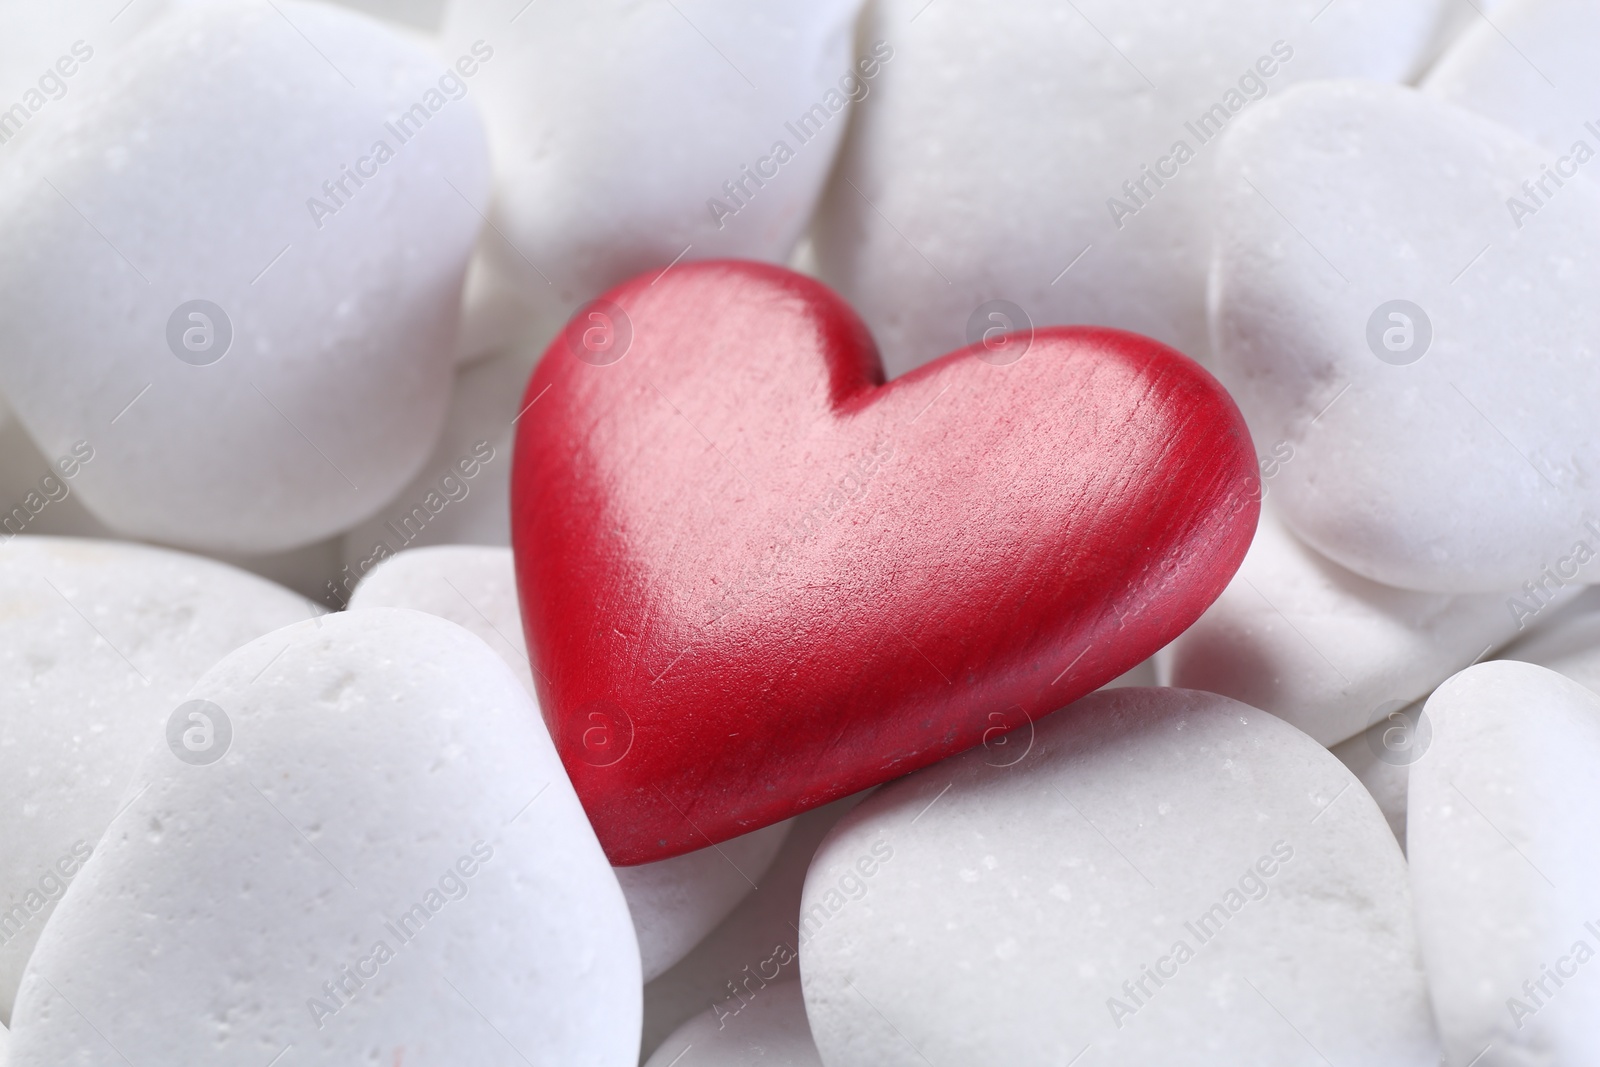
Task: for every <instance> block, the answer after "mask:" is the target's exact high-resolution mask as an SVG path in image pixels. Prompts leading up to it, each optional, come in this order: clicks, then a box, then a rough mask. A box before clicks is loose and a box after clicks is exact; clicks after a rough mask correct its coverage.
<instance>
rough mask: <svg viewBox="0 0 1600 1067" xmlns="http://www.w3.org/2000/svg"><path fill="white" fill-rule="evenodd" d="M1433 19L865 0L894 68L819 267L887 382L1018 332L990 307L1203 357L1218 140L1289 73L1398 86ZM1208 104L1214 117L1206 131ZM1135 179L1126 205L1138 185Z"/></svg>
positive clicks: (873, 100)
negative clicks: (999, 332) (1002, 304)
mask: <svg viewBox="0 0 1600 1067" xmlns="http://www.w3.org/2000/svg"><path fill="white" fill-rule="evenodd" d="M1438 6H1439V5H1438V2H1437V0H1399V2H1396V0H1356V2H1353V3H1352V2H1350V0H1341V2H1340V3H1337V4H1334V5H1331V6H1330V5H1327V4H1326V3H1325V0H1292V2H1285V0H1202V2H1196V0H1189V2H1185V3H1145V4H1125V3H1124V4H1118V3H1114V2H1096V3H1080V4H1076V5H1064V4H1048V3H1037V2H1033V0H1005V2H999V3H987V4H983V5H981V6H975V5H968V4H946V3H936V4H927V3H926V0H884V2H880V3H877V4H874V5H871V6H870V7H869V8H868V9H867V12H866V14H865V15H864V16H863V30H862V32H861V35H860V36H861V39H863V40H867V41H871V40H876V39H879V38H881V39H883V40H885V41H887V42H888V44H889V45H890V46H891V47H892V48H893V49H894V58H893V59H892V60H890V61H889V62H887V63H886V64H885V65H884V69H883V73H882V74H881V75H880V77H879V81H880V82H881V83H882V84H881V85H879V86H877V87H876V88H875V90H874V93H873V95H872V96H869V97H868V98H867V100H866V101H865V102H864V103H863V104H862V107H861V114H860V115H858V116H857V119H856V121H855V123H854V124H853V125H852V127H851V131H850V137H849V139H848V141H847V142H846V145H845V147H844V149H843V151H842V152H841V156H840V164H839V168H838V171H837V174H836V176H835V177H834V179H833V180H832V182H831V183H830V185H829V189H828V192H827V195H826V197H825V198H824V201H823V205H822V207H821V209H820V212H819V214H818V218H817V222H816V223H815V225H814V230H813V233H814V237H815V241H816V245H817V259H818V261H819V263H820V264H821V268H822V276H823V278H824V279H825V280H826V281H827V282H828V283H829V284H831V285H833V286H834V287H835V288H837V289H838V290H839V291H840V292H841V293H842V294H843V295H844V296H845V298H846V299H847V300H849V301H850V302H851V303H852V304H853V305H854V306H855V307H856V308H857V309H858V310H859V311H860V313H861V314H862V316H863V317H864V318H865V319H866V321H867V324H868V325H869V326H870V327H871V328H872V331H873V335H874V336H875V337H876V338H877V341H878V344H879V345H880V346H881V347H882V349H883V354H884V362H885V365H886V367H887V368H888V371H889V373H890V375H891V376H893V375H896V374H900V373H903V372H905V371H906V370H908V369H910V368H911V367H915V366H918V365H920V364H923V363H926V362H928V361H929V360H931V359H933V358H935V357H936V356H940V355H943V354H944V353H945V352H948V351H950V350H951V349H954V348H958V347H961V346H962V345H965V344H967V343H969V341H971V340H973V334H972V333H970V332H969V331H970V330H971V329H972V326H973V324H974V321H976V324H977V327H978V333H979V335H981V331H982V329H984V328H987V327H990V326H1002V327H1003V326H1006V325H1011V326H1016V325H1017V324H1018V323H1017V321H1014V320H1015V316H1014V315H1013V314H1011V313H1009V312H1006V311H1005V310H1004V309H995V310H996V313H998V314H999V315H1000V316H1001V318H998V319H997V318H992V317H990V315H989V311H988V310H985V311H983V312H982V313H981V314H980V313H979V312H980V308H981V307H982V306H983V305H986V304H987V303H988V302H989V301H994V300H1004V301H1009V302H1011V303H1012V304H1015V305H1017V306H1019V307H1020V308H1021V309H1022V311H1023V312H1024V313H1025V314H1026V315H1027V316H1028V318H1029V320H1030V321H1031V322H1032V324H1033V325H1034V326H1044V325H1051V324H1057V323H1087V324H1093V325H1102V326H1117V327H1121V328H1124V329H1130V330H1135V331H1138V332H1140V333H1144V334H1147V335H1149V336H1151V337H1154V338H1156V339H1157V340H1159V341H1164V342H1166V343H1167V344H1171V345H1175V346H1176V347H1177V348H1179V349H1181V350H1182V351H1184V352H1186V353H1188V354H1189V355H1191V356H1194V357H1195V358H1197V359H1204V358H1205V357H1206V351H1207V348H1208V342H1207V334H1206V305H1205V292H1206V265H1207V262H1208V259H1209V255H1210V234H1209V227H1210V224H1211V212H1210V210H1209V207H1208V197H1209V192H1210V186H1211V169H1212V167H1213V165H1214V160H1215V156H1216V153H1217V142H1216V136H1215V135H1216V133H1217V132H1218V129H1219V128H1220V130H1221V131H1222V132H1223V133H1226V132H1228V129H1229V127H1231V126H1232V125H1233V124H1234V123H1235V122H1237V121H1238V120H1239V116H1240V115H1247V114H1249V113H1250V111H1251V110H1252V109H1254V108H1258V107H1260V106H1261V103H1260V98H1261V97H1262V96H1263V95H1264V94H1268V93H1270V94H1277V93H1279V92H1281V91H1282V90H1283V88H1284V87H1285V86H1286V85H1289V84H1290V83H1292V82H1297V81H1303V80H1306V79H1311V78H1330V77H1365V78H1376V79H1383V80H1395V79H1399V78H1402V77H1405V76H1406V75H1407V74H1408V73H1410V72H1411V71H1412V70H1413V68H1414V66H1415V65H1416V63H1417V61H1418V59H1419V58H1420V56H1421V52H1422V49H1423V46H1424V44H1425V42H1426V40H1427V37H1428V34H1429V32H1430V30H1431V28H1432V24H1433V19H1434V17H1435V12H1436V11H1437V9H1438ZM1314 16H1315V17H1316V21H1315V23H1314V24H1313V23H1312V21H1311V20H1312V18H1313V17H1314ZM1258 63H1259V64H1261V65H1260V66H1259V67H1257V64H1258ZM1264 72H1270V74H1265V73H1264ZM1258 87H1259V88H1258ZM1230 94H1231V95H1230ZM1252 97H1253V98H1256V99H1255V101H1254V102H1252V99H1251V98H1252ZM1213 107H1216V108H1220V109H1221V110H1220V112H1219V113H1218V114H1219V115H1220V121H1219V119H1218V118H1217V117H1216V116H1214V117H1213V118H1212V120H1211V122H1212V125H1211V126H1210V127H1209V128H1208V130H1209V132H1208V130H1201V129H1200V128H1199V126H1198V125H1196V124H1197V123H1199V121H1200V120H1201V117H1202V116H1203V115H1206V114H1207V113H1208V111H1209V109H1211V108H1213ZM1045 116H1048V118H1047V119H1046V118H1045ZM1041 122H1043V123H1045V125H1044V126H1041ZM1190 125H1194V126H1195V130H1198V131H1199V132H1198V134H1197V133H1196V132H1194V131H1192V130H1191V129H1190V128H1189V127H1190ZM1046 131H1048V132H1046ZM1180 141H1182V142H1183V143H1184V144H1185V145H1186V146H1187V148H1186V150H1184V151H1180V150H1177V149H1176V148H1175V146H1176V145H1177V143H1178V142H1180ZM1186 153H1187V154H1186ZM1180 158H1183V159H1184V160H1185V162H1182V163H1181V164H1180V163H1179V162H1178V160H1179V159H1180ZM1163 160H1165V162H1163ZM1146 166H1148V167H1150V168H1152V170H1151V172H1150V173H1155V172H1156V169H1157V168H1159V169H1160V170H1162V171H1164V172H1166V177H1164V178H1163V177H1160V176H1159V175H1157V177H1155V178H1147V177H1146V176H1145V171H1144V169H1143V168H1144V167H1146ZM1141 181H1142V182H1144V183H1145V184H1144V190H1145V191H1144V192H1143V193H1141V192H1138V191H1137V190H1136V191H1135V192H1134V193H1133V194H1132V195H1131V196H1130V194H1129V192H1128V191H1127V189H1126V188H1125V187H1124V183H1130V186H1131V183H1136V182H1141ZM1156 182H1161V183H1162V184H1161V185H1160V186H1157V185H1156ZM1135 188H1136V187H1135ZM1146 194H1148V195H1146ZM1115 203H1121V204H1122V205H1123V208H1114V206H1113V205H1114V204H1115ZM1135 212H1136V213H1135Z"/></svg>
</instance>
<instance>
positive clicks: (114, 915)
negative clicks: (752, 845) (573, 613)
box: [12, 608, 640, 1067]
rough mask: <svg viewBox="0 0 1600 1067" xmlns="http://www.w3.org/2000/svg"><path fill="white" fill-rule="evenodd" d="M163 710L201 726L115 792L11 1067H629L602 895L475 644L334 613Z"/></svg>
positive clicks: (616, 941) (625, 958)
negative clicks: (365, 1066)
mask: <svg viewBox="0 0 1600 1067" xmlns="http://www.w3.org/2000/svg"><path fill="white" fill-rule="evenodd" d="M189 695H190V697H191V698H192V699H196V700H204V701H209V702H211V703H212V705H214V706H213V707H211V708H206V709H203V710H204V711H205V712H206V713H207V714H210V715H212V716H213V720H214V723H216V724H217V725H216V727H215V732H214V733H213V734H212V735H211V736H210V738H209V744H208V743H207V741H206V740H204V739H202V740H200V741H199V742H198V746H199V749H198V752H196V753H195V755H194V756H192V757H190V758H184V756H183V755H180V753H181V752H188V749H187V748H186V747H185V745H184V744H183V743H180V742H178V741H174V742H172V744H171V747H169V742H168V738H167V736H164V735H165V734H166V733H167V731H163V730H161V729H160V728H159V727H158V728H157V729H155V730H153V731H150V733H154V734H155V737H154V738H153V739H152V740H153V742H154V743H153V744H152V745H151V746H150V747H149V748H148V749H147V755H146V761H145V763H144V764H143V765H142V767H141V770H140V780H141V782H142V783H143V784H142V786H141V788H140V790H139V791H136V792H134V793H133V795H132V797H131V799H130V802H129V805H128V808H127V810H126V811H124V812H123V813H122V814H121V815H120V816H118V818H117V819H116V820H115V821H114V822H113V824H112V826H111V828H110V830H109V831H108V832H107V835H106V838H105V840H104V841H102V843H101V845H100V847H99V848H98V849H97V851H96V854H95V858H94V861H93V862H92V863H90V864H89V865H88V867H87V868H86V869H85V870H84V871H83V872H82V873H81V874H80V875H79V876H78V879H77V881H76V883H75V884H74V886H73V891H72V892H71V893H70V894H69V895H68V897H67V898H66V900H65V901H64V902H63V903H62V906H61V907H60V908H58V910H57V912H56V915H55V918H54V919H53V921H52V922H51V924H50V926H49V928H48V929H47V931H46V934H45V937H44V939H43V940H42V941H41V943H40V946H39V949H38V951H37V953H36V954H35V956H34V959H33V961H32V962H31V963H30V965H29V971H28V974H27V976H26V977H25V978H24V983H23V989H22V991H21V994H20V995H19V998H18V1003H17V1010H16V1013H15V1023H14V1029H13V1042H14V1044H13V1050H12V1060H13V1063H12V1067H43V1065H45V1064H51V1065H58V1064H62V1063H67V1062H78V1063H90V1062H92V1063H106V1064H111V1063H120V1062H122V1061H123V1060H122V1058H126V1060H127V1061H129V1062H136V1063H173V1064H176V1063H254V1062H256V1060H257V1059H259V1060H260V1062H261V1063H263V1064H265V1063H267V1062H269V1061H270V1060H271V1059H272V1057H274V1056H276V1055H280V1054H281V1053H282V1051H283V1050H284V1049H286V1048H289V1047H291V1046H292V1047H293V1056H294V1060H295V1062H297V1063H305V1064H329V1065H332V1064H350V1063H354V1062H357V1061H358V1060H360V1061H369V1062H372V1063H381V1064H384V1065H388V1064H390V1063H392V1062H395V1061H397V1060H399V1061H403V1062H404V1063H405V1064H406V1067H427V1065H430V1064H436V1065H446V1064H450V1065H454V1064H462V1063H482V1064H505V1065H511V1064H522V1063H528V1062H533V1061H534V1059H535V1058H537V1059H538V1060H540V1061H542V1062H547V1063H552V1064H594V1065H597V1067H608V1065H615V1067H623V1065H632V1064H635V1063H637V1057H638V1042H639V989H640V983H639V958H638V951H637V946H636V944H635V942H634V936H633V927H632V924H631V923H629V921H628V915H627V910H626V905H625V904H624V902H623V899H622V892H621V890H620V889H619V888H618V887H617V884H616V879H615V878H614V877H613V876H612V874H611V869H610V867H608V866H607V865H606V862H605V856H604V854H603V853H602V851H601V849H600V845H599V842H598V841H597V840H596V839H595V837H594V833H593V831H592V830H591V829H590V827H589V824H588V821H587V820H586V819H585V818H584V815H583V809H582V807H581V805H580V804H579V802H578V799H577V796H576V794H574V793H573V791H572V788H571V786H570V785H569V784H568V783H567V780H566V775H565V773H564V772H563V771H562V768H561V764H560V761H559V759H558V758H557V756H556V752H555V748H554V746H553V745H552V744H551V743H550V739H549V737H548V735H546V733H545V732H544V730H543V729H542V728H541V727H540V726H539V723H538V721H537V711H536V709H535V708H534V707H533V704H532V702H531V701H530V700H529V699H528V696H527V694H526V693H525V692H524V691H523V689H522V686H521V685H520V684H519V683H518V682H517V680H516V678H515V677H514V676H513V675H512V674H511V672H510V671H508V670H507V669H506V668H505V666H504V664H503V663H502V662H501V661H500V660H499V658H498V657H497V656H496V655H495V654H494V653H493V652H492V651H491V650H490V649H489V648H488V647H487V646H485V645H484V644H483V642H482V641H480V640H478V639H477V638H476V637H474V636H472V635H471V634H469V633H467V632H466V631H464V630H462V629H461V628H460V627H457V626H455V625H453V624H451V623H448V622H446V621H444V620H441V619H437V618H435V617H433V616H430V615H426V614H423V613H421V612H413V611H403V610H394V609H376V608H375V609H368V610H363V611H351V612H341V613H336V614H333V615H328V616H325V617H323V618H321V619H318V620H314V621H311V622H306V623H301V624H298V625H295V626H292V627H287V628H285V629H283V630H280V631H277V632H276V633H273V634H270V635H268V636H266V637H264V638H262V639H260V640H258V641H255V642H253V643H251V644H249V645H247V646H245V647H244V648H242V649H240V650H239V651H237V652H235V653H233V654H232V655H230V656H228V657H227V658H226V659H224V660H223V661H222V662H221V663H219V664H218V665H217V666H216V667H214V668H212V669H211V670H210V671H208V672H207V673H206V675H205V676H204V677H203V678H201V679H200V681H199V682H197V683H196V684H195V686H194V688H193V689H192V690H191V691H190V694H189ZM223 722H226V723H228V724H231V736H229V732H228V731H226V730H224V729H223V728H222V726H221V725H220V724H221V723H223ZM190 729H191V730H200V729H201V724H198V723H197V724H196V725H194V726H192V727H191V728H190ZM224 744H225V745H226V748H223V747H222V746H223V745H224ZM212 748H215V749H216V751H219V752H221V753H222V754H221V756H220V758H215V757H213V756H212V754H211V749H212ZM201 753H204V754H205V755H206V756H207V757H208V758H212V759H213V760H214V761H213V762H209V763H203V764H200V763H198V760H199V758H200V754H201ZM346 968H349V971H348V973H347V971H346ZM131 976H138V980H137V981H130V977H131ZM335 983H344V985H343V987H342V988H341V987H340V985H336V984H335ZM91 1022H92V1025H91Z"/></svg>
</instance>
